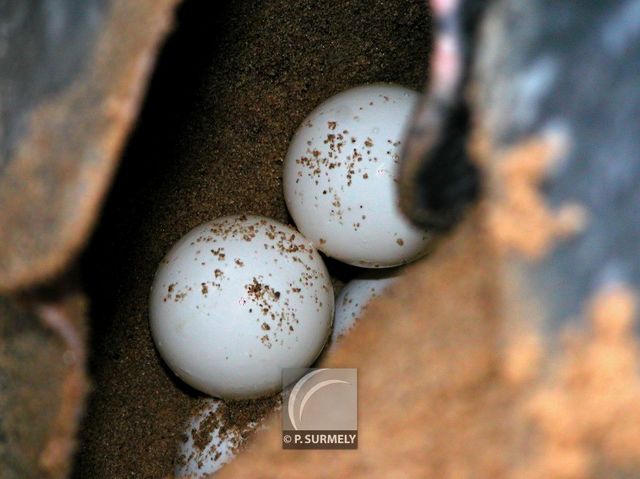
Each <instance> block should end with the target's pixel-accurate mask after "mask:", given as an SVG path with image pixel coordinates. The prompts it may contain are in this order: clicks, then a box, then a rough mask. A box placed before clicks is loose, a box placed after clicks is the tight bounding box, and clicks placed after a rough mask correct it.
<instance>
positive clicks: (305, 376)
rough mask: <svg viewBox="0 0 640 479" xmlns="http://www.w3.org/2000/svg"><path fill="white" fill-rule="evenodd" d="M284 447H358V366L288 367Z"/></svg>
mask: <svg viewBox="0 0 640 479" xmlns="http://www.w3.org/2000/svg"><path fill="white" fill-rule="evenodd" d="M282 382H283V386H284V387H283V395H284V397H283V402H282V447H283V448H284V449H357V448H358V370H357V369H355V368H323V369H285V370H283V373H282Z"/></svg>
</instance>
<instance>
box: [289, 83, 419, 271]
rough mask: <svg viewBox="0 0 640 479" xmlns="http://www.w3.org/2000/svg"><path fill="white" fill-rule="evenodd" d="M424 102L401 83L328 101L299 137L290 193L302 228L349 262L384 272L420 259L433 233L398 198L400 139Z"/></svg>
mask: <svg viewBox="0 0 640 479" xmlns="http://www.w3.org/2000/svg"><path fill="white" fill-rule="evenodd" d="M418 99H419V95H418V93H416V92H414V91H412V90H408V89H406V88H403V87H401V86H396V85H388V84H374V85H366V86H361V87H357V88H353V89H351V90H347V91H345V92H343V93H340V94H338V95H335V96H333V97H331V98H329V99H328V100H327V101H325V102H324V103H322V104H321V105H320V106H319V107H317V108H316V109H315V110H314V111H313V112H312V113H311V114H310V115H309V116H308V117H307V118H306V119H305V120H304V121H303V123H302V125H301V126H300V127H299V128H298V130H297V132H296V133H295V135H294V137H293V139H292V141H291V144H290V146H289V150H288V152H287V156H286V159H285V164H284V193H285V199H286V202H287V207H288V208H289V212H290V213H291V216H292V217H293V220H294V221H295V223H296V226H297V227H298V229H299V230H300V231H301V232H302V234H304V235H305V237H307V238H309V239H310V240H311V241H313V243H314V245H315V246H316V247H317V248H318V249H320V250H321V251H323V252H324V253H326V254H327V255H329V256H331V257H333V258H336V259H338V260H340V261H343V262H345V263H349V264H352V265H356V266H363V267H369V268H382V267H390V266H396V265H400V264H404V263H407V262H409V261H412V260H414V259H416V258H417V257H419V256H421V255H422V254H423V253H424V251H425V248H426V246H427V243H428V242H429V239H430V238H429V235H428V234H427V233H426V232H424V231H421V230H419V229H418V228H416V227H414V226H413V225H411V224H410V223H409V221H408V220H407V219H406V218H405V217H404V216H403V214H402V213H401V211H400V208H399V206H398V199H397V196H396V181H397V167H398V162H399V159H400V151H401V148H402V140H403V138H404V135H405V131H406V129H407V127H408V124H409V121H410V119H411V116H412V113H413V110H414V107H415V105H416V103H417V101H418Z"/></svg>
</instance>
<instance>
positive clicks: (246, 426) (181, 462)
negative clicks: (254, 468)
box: [174, 398, 279, 479]
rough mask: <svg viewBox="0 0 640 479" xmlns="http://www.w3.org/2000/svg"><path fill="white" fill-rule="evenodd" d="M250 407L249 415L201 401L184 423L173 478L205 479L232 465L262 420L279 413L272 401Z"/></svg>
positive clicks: (217, 401)
mask: <svg viewBox="0 0 640 479" xmlns="http://www.w3.org/2000/svg"><path fill="white" fill-rule="evenodd" d="M244 403H245V401H241V402H240V404H244ZM253 403H255V406H254V407H253V408H252V410H251V411H249V412H245V413H242V412H241V411H238V405H235V406H234V405H229V404H227V403H225V402H224V401H223V400H222V399H213V398H209V399H205V400H203V401H202V403H201V404H200V406H199V407H198V410H197V411H196V413H195V414H194V415H193V416H192V417H190V418H189V420H188V421H187V424H186V430H185V434H184V435H183V436H182V438H181V440H180V443H179V446H178V455H177V457H176V460H175V461H174V466H175V467H174V475H175V476H176V477H177V478H187V477H188V478H190V479H204V478H208V477H211V475H212V474H214V473H215V472H217V471H218V470H220V469H221V468H222V467H223V466H224V465H225V464H227V463H229V462H231V461H232V460H233V459H234V458H235V456H236V455H237V454H238V453H239V452H241V451H242V450H243V449H244V447H245V446H246V441H247V439H248V438H249V437H251V436H252V435H253V434H254V433H255V432H256V431H257V430H259V429H261V428H264V426H263V421H264V419H265V418H266V417H267V416H268V415H269V414H270V413H271V412H273V411H274V410H276V409H279V403H278V402H277V401H274V400H273V399H272V398H267V399H265V400H260V401H253Z"/></svg>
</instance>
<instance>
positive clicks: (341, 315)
mask: <svg viewBox="0 0 640 479" xmlns="http://www.w3.org/2000/svg"><path fill="white" fill-rule="evenodd" d="M397 279H398V278H397V272H395V271H394V272H390V273H389V274H382V275H377V276H371V277H367V278H360V279H354V280H351V281H349V283H347V284H346V285H345V286H344V288H342V290H341V291H340V294H338V298H337V299H336V312H335V316H334V320H333V332H332V333H331V345H335V344H337V343H338V341H340V339H341V338H342V337H343V336H345V335H346V334H347V333H348V332H349V331H350V330H351V329H352V328H353V327H354V326H355V325H356V322H357V321H358V320H359V319H360V318H361V317H362V314H363V313H364V311H365V310H366V308H367V306H368V305H369V303H370V302H371V301H372V300H373V299H374V298H376V297H377V296H380V295H381V294H382V293H383V292H384V291H385V290H386V289H387V288H389V286H391V285H392V284H393V283H394V282H395V281H396V280H397Z"/></svg>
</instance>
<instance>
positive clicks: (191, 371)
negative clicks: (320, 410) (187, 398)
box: [149, 215, 334, 399]
mask: <svg viewBox="0 0 640 479" xmlns="http://www.w3.org/2000/svg"><path fill="white" fill-rule="evenodd" d="M333 306H334V299H333V288H332V285H331V281H330V277H329V274H328V272H327V269H326V267H325V265H324V262H323V261H322V259H321V257H320V254H319V253H318V251H317V250H316V249H315V248H314V247H313V244H312V243H311V242H310V241H309V240H307V239H305V238H304V237H303V236H302V235H301V234H300V233H299V232H297V231H296V230H294V229H292V228H291V227H289V226H286V225H284V224H282V223H279V222H277V221H274V220H271V219H268V218H264V217H260V216H248V215H239V216H228V217H224V218H219V219H216V220H214V221H211V222H209V223H205V224H202V225H200V226H198V227H196V228H194V229H193V230H191V231H190V232H188V233H187V234H186V235H185V236H183V237H182V239H180V240H179V241H178V242H177V243H176V244H175V245H174V246H173V248H172V249H171V250H170V251H169V253H167V255H166V256H165V258H164V259H163V260H162V262H161V263H160V266H159V267H158V270H157V272H156V276H155V278H154V281H153V286H152V289H151V295H150V311H149V312H150V324H151V333H152V336H153V340H154V342H155V344H156V347H157V349H158V352H159V353H160V356H161V357H162V358H163V359H164V361H165V362H166V363H167V364H168V365H169V367H170V368H171V370H172V371H173V372H174V373H175V374H176V375H177V376H178V377H180V378H181V379H182V380H183V381H185V382H186V383H188V384H189V385H191V386H192V387H194V388H196V389H198V390H200V391H202V392H205V393H207V394H209V395H212V396H216V397H222V398H228V399H246V398H255V397H260V396H265V395H268V394H271V393H274V392H277V391H279V390H280V389H281V387H282V385H281V381H282V379H281V377H282V369H283V368H304V367H308V366H309V365H310V364H311V363H312V362H313V361H314V360H315V358H316V357H317V356H318V354H319V353H320V352H321V350H322V348H323V346H324V344H325V342H326V340H327V338H328V335H329V334H330V330H331V323H332V316H333Z"/></svg>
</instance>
